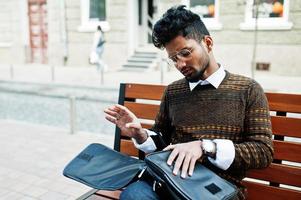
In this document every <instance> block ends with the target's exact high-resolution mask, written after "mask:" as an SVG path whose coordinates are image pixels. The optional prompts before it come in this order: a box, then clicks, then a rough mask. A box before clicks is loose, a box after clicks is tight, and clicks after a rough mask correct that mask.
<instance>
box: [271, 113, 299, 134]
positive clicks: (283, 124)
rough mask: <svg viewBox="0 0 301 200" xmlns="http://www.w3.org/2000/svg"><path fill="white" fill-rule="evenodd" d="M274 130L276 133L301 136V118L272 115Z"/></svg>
mask: <svg viewBox="0 0 301 200" xmlns="http://www.w3.org/2000/svg"><path fill="white" fill-rule="evenodd" d="M271 121H272V131H273V134H275V135H282V136H289V137H299V138H300V137H301V134H300V133H301V119H299V118H290V117H282V116H272V117H271Z"/></svg>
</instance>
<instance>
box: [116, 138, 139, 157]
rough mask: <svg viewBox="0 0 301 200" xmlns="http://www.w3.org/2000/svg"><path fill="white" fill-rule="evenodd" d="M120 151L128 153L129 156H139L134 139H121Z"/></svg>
mask: <svg viewBox="0 0 301 200" xmlns="http://www.w3.org/2000/svg"><path fill="white" fill-rule="evenodd" d="M120 152H122V153H124V154H127V155H129V156H135V157H138V154H139V151H138V150H137V148H136V147H135V145H134V143H133V142H132V140H127V139H121V141H120Z"/></svg>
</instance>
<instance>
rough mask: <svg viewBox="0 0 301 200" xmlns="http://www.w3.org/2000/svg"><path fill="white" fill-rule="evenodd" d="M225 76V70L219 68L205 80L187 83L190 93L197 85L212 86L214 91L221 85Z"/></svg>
mask: <svg viewBox="0 0 301 200" xmlns="http://www.w3.org/2000/svg"><path fill="white" fill-rule="evenodd" d="M225 76H226V72H225V69H224V68H223V67H222V66H220V67H219V68H218V70H216V71H215V72H214V73H213V74H211V75H210V76H209V77H208V78H207V79H206V80H199V81H198V82H195V83H191V82H189V87H190V91H192V90H193V89H194V88H195V87H196V86H197V85H198V84H200V85H209V84H211V85H213V87H215V88H216V89H217V88H218V86H219V85H220V84H221V82H222V81H223V80H224V78H225Z"/></svg>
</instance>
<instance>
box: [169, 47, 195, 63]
mask: <svg viewBox="0 0 301 200" xmlns="http://www.w3.org/2000/svg"><path fill="white" fill-rule="evenodd" d="M192 52H193V48H183V49H181V50H180V51H178V52H177V53H175V54H174V55H172V56H169V57H168V58H167V59H166V61H167V63H168V64H169V65H176V64H177V62H178V61H179V60H184V59H188V58H190V57H191V54H192Z"/></svg>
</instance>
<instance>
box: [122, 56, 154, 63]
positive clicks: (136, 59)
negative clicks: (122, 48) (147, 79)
mask: <svg viewBox="0 0 301 200" xmlns="http://www.w3.org/2000/svg"><path fill="white" fill-rule="evenodd" d="M127 61H128V62H135V63H136V62H141V63H152V62H153V61H154V59H148V58H137V57H134V58H133V57H131V58H129V59H128V60H127Z"/></svg>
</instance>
